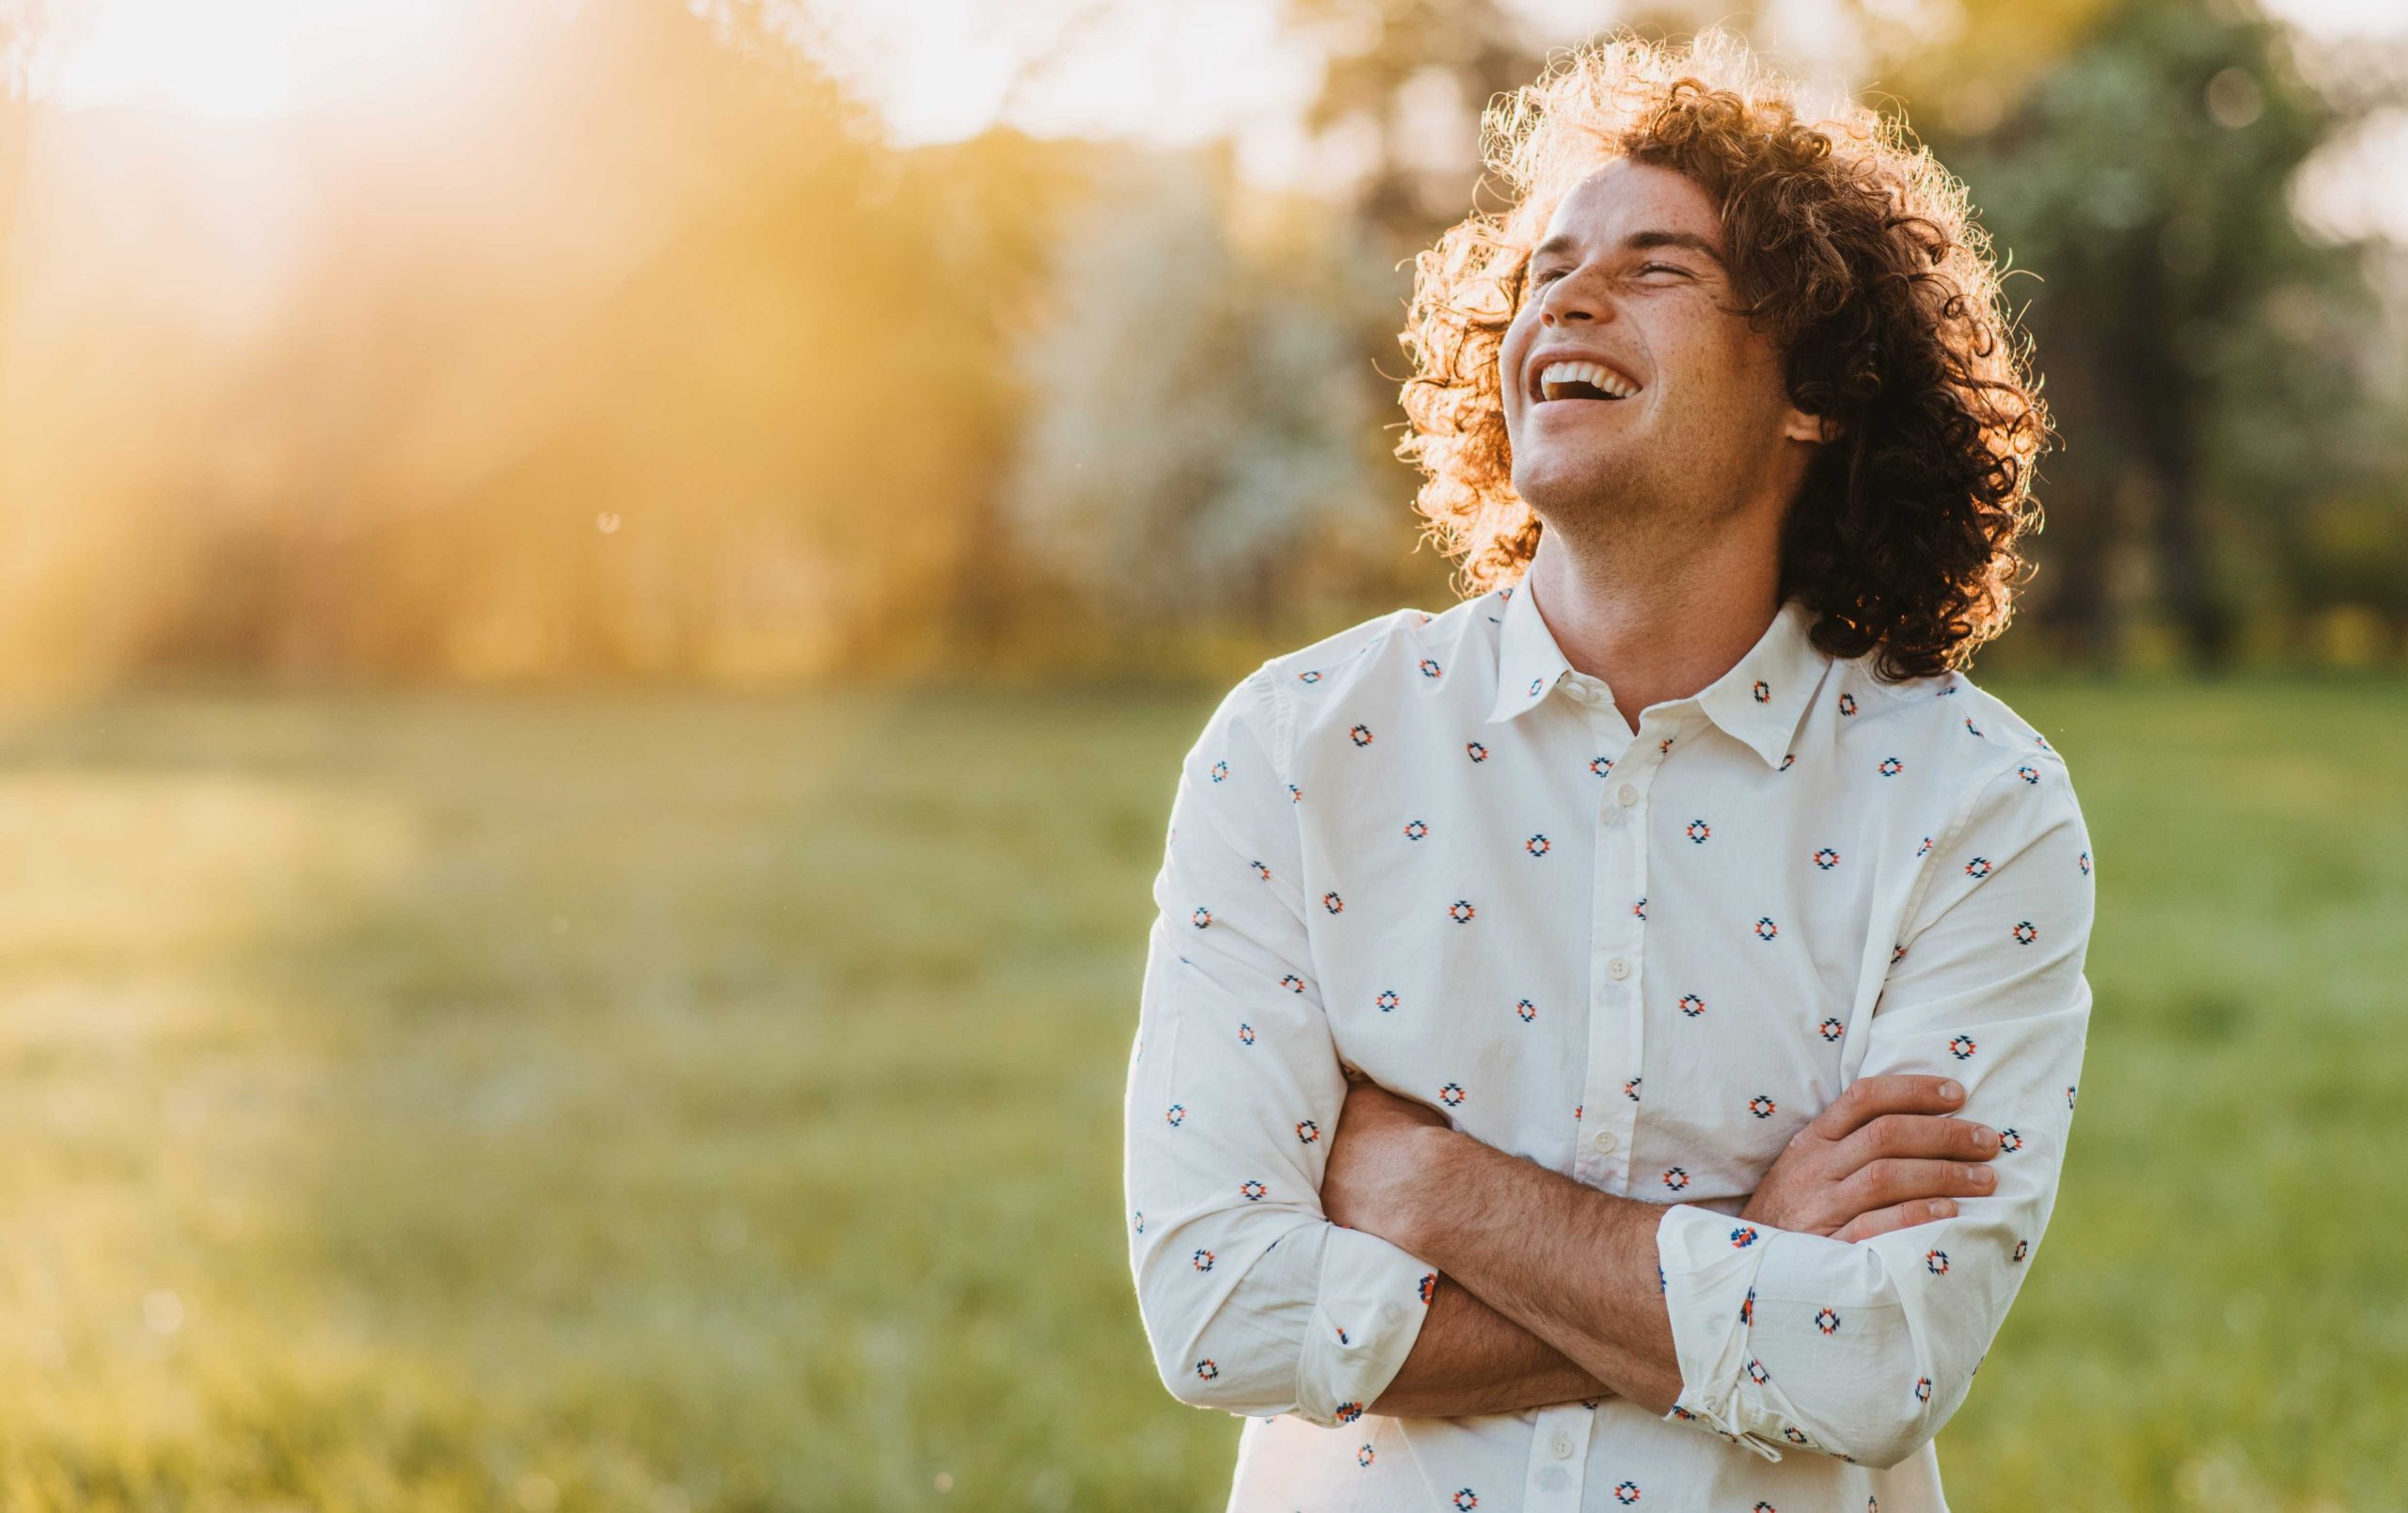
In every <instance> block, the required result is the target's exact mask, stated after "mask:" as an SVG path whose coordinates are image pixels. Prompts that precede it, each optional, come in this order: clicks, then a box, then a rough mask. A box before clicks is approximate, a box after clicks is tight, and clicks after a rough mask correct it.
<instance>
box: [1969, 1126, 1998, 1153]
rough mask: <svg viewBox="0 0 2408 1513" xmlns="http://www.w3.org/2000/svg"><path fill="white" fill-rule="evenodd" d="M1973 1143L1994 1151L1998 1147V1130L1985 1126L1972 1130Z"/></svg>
mask: <svg viewBox="0 0 2408 1513" xmlns="http://www.w3.org/2000/svg"><path fill="white" fill-rule="evenodd" d="M1973 1143H1974V1144H1976V1145H1978V1146H1980V1147H1981V1148H1982V1149H1983V1150H1985V1151H1995V1150H1997V1149H1998V1131H1996V1130H1994V1129H1989V1128H1987V1127H1985V1128H1982V1129H1977V1130H1975V1131H1973Z"/></svg>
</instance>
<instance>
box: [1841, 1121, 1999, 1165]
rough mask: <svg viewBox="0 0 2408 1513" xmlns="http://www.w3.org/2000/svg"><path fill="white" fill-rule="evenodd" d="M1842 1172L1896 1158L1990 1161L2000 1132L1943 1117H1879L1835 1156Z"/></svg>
mask: <svg viewBox="0 0 2408 1513" xmlns="http://www.w3.org/2000/svg"><path fill="white" fill-rule="evenodd" d="M1832 1154H1833V1155H1836V1156H1838V1157H1839V1162H1840V1170H1841V1171H1843V1172H1846V1171H1855V1170H1856V1169H1857V1168H1859V1167H1861V1166H1864V1165H1865V1164H1867V1163H1868V1162H1872V1161H1877V1160H1881V1159H1884V1158H1886V1157H1897V1156H1945V1157H1948V1158H1949V1159H1952V1160H1957V1161H1987V1160H1988V1159H1989V1158H1990V1157H1991V1156H1993V1155H1998V1131H1996V1130H1994V1129H1992V1128H1990V1127H1989V1126H1988V1124H1983V1123H1975V1122H1974V1121H1972V1120H1970V1119H1950V1118H1948V1117H1946V1116H1944V1115H1940V1114H1877V1115H1875V1116H1874V1117H1873V1119H1872V1120H1870V1121H1869V1122H1867V1123H1865V1124H1864V1125H1863V1127H1862V1128H1861V1129H1859V1130H1858V1131H1857V1132H1856V1133H1855V1134H1853V1135H1850V1136H1849V1137H1847V1138H1846V1139H1844V1140H1842V1141H1840V1143H1839V1149H1838V1150H1836V1151H1834V1152H1833V1153H1832Z"/></svg>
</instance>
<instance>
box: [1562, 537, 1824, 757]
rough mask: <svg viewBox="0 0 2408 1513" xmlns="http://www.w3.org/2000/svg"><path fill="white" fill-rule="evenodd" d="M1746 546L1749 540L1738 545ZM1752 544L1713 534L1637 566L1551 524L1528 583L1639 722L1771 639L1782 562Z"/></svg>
mask: <svg viewBox="0 0 2408 1513" xmlns="http://www.w3.org/2000/svg"><path fill="white" fill-rule="evenodd" d="M1741 546H1744V547H1747V548H1749V549H1748V550H1745V551H1741V550H1736V549H1731V548H1735V547H1741ZM1718 547H1720V548H1723V549H1717V548H1718ZM1752 548H1753V544H1752V543H1731V542H1724V543H1708V544H1703V547H1702V549H1700V550H1699V551H1697V552H1695V553H1694V554H1692V555H1690V556H1689V557H1687V559H1686V560H1684V561H1682V562H1680V563H1678V564H1661V563H1657V564H1650V565H1646V566H1645V567H1644V568H1642V569H1640V570H1634V568H1633V565H1632V563H1631V562H1630V560H1629V559H1628V558H1627V557H1622V560H1620V561H1616V560H1614V559H1613V558H1609V557H1608V556H1606V555H1605V554H1603V553H1583V552H1582V551H1581V550H1580V549H1578V548H1577V547H1575V546H1571V545H1569V544H1567V542H1566V541H1565V539H1564V538H1563V537H1560V536H1559V535H1557V534H1555V533H1553V532H1551V531H1550V532H1548V533H1546V534H1544V535H1542V536H1541V537H1540V538H1539V549H1538V553H1537V555H1536V556H1534V557H1533V558H1532V559H1531V561H1530V565H1529V570H1528V572H1527V573H1526V575H1525V576H1524V578H1523V580H1522V583H1523V589H1524V592H1526V593H1529V595H1530V596H1531V604H1532V606H1533V607H1534V608H1536V609H1537V610H1538V611H1539V618H1541V619H1542V620H1544V621H1545V622H1546V628H1547V630H1548V631H1549V633H1551V634H1552V635H1553V636H1554V637H1555V644H1556V646H1557V648H1558V649H1560V651H1561V652H1562V653H1563V659H1564V661H1568V662H1570V663H1571V664H1572V665H1573V667H1574V668H1575V669H1576V670H1577V671H1579V672H1583V673H1586V674H1588V675H1589V676H1590V677H1596V678H1601V679H1603V680H1604V681H1605V683H1606V685H1607V686H1608V688H1610V689H1612V690H1613V695H1614V707H1615V708H1616V709H1619V710H1621V711H1622V716H1623V719H1624V723H1625V724H1627V725H1629V726H1630V727H1631V728H1632V729H1633V730H1637V729H1638V728H1639V716H1640V711H1641V710H1643V709H1646V708H1647V707H1648V706H1650V705H1653V704H1660V703H1663V702H1664V701H1666V700H1668V699H1681V698H1687V697H1688V696H1689V695H1691V694H1693V693H1698V692H1699V691H1700V690H1702V689H1704V688H1706V687H1707V686H1709V685H1710V684H1712V683H1713V682H1714V680H1715V679H1716V678H1718V677H1721V676H1722V675H1723V674H1724V673H1727V672H1729V671H1730V670H1731V669H1732V667H1733V666H1735V664H1736V663H1737V662H1738V661H1739V659H1740V658H1742V657H1744V656H1746V655H1747V654H1748V652H1749V651H1750V649H1751V648H1752V647H1753V646H1754V645H1755V644H1756V643H1757V642H1758V641H1760V640H1762V639H1763V637H1764V633H1765V630H1766V627H1768V626H1770V625H1771V624H1772V620H1773V616H1774V615H1775V614H1776V613H1779V612H1780V609H1781V604H1780V600H1779V599H1778V597H1776V596H1777V594H1778V592H1779V588H1780V566H1779V563H1778V561H1777V560H1768V559H1766V557H1765V556H1764V555H1763V554H1762V553H1761V552H1760V551H1757V550H1754V549H1752ZM1620 555H1621V554H1617V556H1620Z"/></svg>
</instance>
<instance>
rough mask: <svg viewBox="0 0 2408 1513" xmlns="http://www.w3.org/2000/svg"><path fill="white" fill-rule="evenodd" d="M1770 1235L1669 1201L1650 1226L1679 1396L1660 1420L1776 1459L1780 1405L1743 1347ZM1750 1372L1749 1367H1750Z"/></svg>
mask: <svg viewBox="0 0 2408 1513" xmlns="http://www.w3.org/2000/svg"><path fill="white" fill-rule="evenodd" d="M1773 1233H1775V1232H1772V1231H1768V1230H1764V1229H1761V1228H1759V1227H1758V1226H1756V1225H1754V1224H1750V1223H1746V1222H1744V1221H1742V1220H1740V1219H1737V1218H1733V1217H1732V1216H1731V1215H1729V1214H1719V1213H1717V1212H1715V1211H1714V1210H1713V1209H1710V1208H1700V1207H1698V1206H1697V1205H1696V1204H1694V1203H1673V1204H1671V1205H1669V1206H1668V1207H1667V1208H1666V1209H1665V1212H1664V1217H1663V1218H1661V1219H1659V1220H1657V1221H1656V1266H1658V1267H1659V1268H1660V1270H1661V1273H1662V1276H1663V1282H1664V1308H1665V1312H1666V1313H1667V1314H1670V1315H1671V1324H1672V1353H1673V1359H1674V1362H1676V1363H1677V1364H1678V1366H1679V1367H1680V1372H1681V1395H1680V1397H1679V1398H1678V1399H1677V1400H1676V1401H1675V1402H1674V1403H1673V1404H1672V1409H1671V1412H1669V1413H1667V1414H1665V1415H1664V1416H1665V1418H1666V1419H1668V1420H1671V1421H1676V1422H1680V1423H1686V1424H1688V1425H1692V1426H1694V1427H1697V1428H1700V1429H1703V1430H1705V1431H1707V1432H1709V1433H1712V1434H1716V1435H1719V1436H1720V1437H1721V1438H1723V1439H1725V1440H1728V1441H1732V1442H1733V1443H1734V1444H1738V1445H1742V1446H1744V1447H1746V1448H1747V1449H1750V1450H1752V1451H1754V1452H1755V1453H1756V1454H1757V1455H1760V1456H1762V1457H1765V1458H1766V1460H1779V1459H1780V1458H1781V1451H1780V1450H1779V1449H1778V1448H1776V1447H1775V1445H1774V1443H1773V1437H1774V1436H1778V1435H1780V1434H1781V1432H1782V1425H1784V1424H1785V1423H1787V1422H1788V1420H1787V1419H1786V1418H1785V1417H1784V1413H1785V1411H1786V1409H1787V1408H1788V1404H1787V1403H1786V1401H1782V1400H1780V1394H1779V1392H1778V1390H1777V1389H1775V1388H1774V1387H1773V1386H1772V1383H1771V1381H1770V1380H1769V1379H1768V1378H1766V1377H1765V1375H1764V1372H1763V1370H1762V1368H1761V1367H1758V1366H1757V1365H1756V1362H1755V1360H1754V1358H1753V1357H1752V1356H1751V1354H1750V1353H1749V1350H1748V1330H1749V1327H1750V1326H1751V1324H1753V1323H1754V1321H1755V1298H1756V1291H1755V1288H1756V1271H1757V1268H1758V1267H1759V1266H1762V1265H1763V1264H1764V1256H1765V1251H1766V1241H1767V1240H1768V1239H1769V1238H1770V1237H1771V1234H1773ZM1751 1368H1752V1369H1751Z"/></svg>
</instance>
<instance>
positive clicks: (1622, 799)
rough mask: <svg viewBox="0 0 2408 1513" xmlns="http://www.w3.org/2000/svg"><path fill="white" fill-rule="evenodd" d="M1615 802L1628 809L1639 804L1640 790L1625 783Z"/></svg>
mask: <svg viewBox="0 0 2408 1513" xmlns="http://www.w3.org/2000/svg"><path fill="white" fill-rule="evenodd" d="M1614 802H1615V803H1617V804H1621V805H1622V806H1623V807H1624V808H1625V809H1627V808H1629V807H1630V806H1631V805H1632V804H1637V803H1638V802H1639V790H1638V789H1637V788H1632V787H1631V786H1630V785H1629V784H1627V783H1624V785H1623V786H1622V787H1621V788H1619V789H1618V790H1616V792H1615V794H1614Z"/></svg>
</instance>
